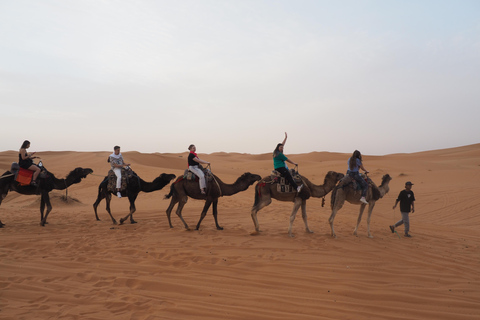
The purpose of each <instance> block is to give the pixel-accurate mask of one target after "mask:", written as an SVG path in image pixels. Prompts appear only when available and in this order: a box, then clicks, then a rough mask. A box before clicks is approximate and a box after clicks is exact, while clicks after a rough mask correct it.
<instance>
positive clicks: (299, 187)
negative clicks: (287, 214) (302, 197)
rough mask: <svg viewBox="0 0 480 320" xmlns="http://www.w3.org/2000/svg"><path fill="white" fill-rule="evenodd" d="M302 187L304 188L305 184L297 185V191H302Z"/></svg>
mask: <svg viewBox="0 0 480 320" xmlns="http://www.w3.org/2000/svg"><path fill="white" fill-rule="evenodd" d="M302 188H303V184H301V185H299V186H298V187H297V192H300V190H302Z"/></svg>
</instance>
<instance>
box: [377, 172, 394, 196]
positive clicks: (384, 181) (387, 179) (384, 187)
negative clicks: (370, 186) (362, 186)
mask: <svg viewBox="0 0 480 320" xmlns="http://www.w3.org/2000/svg"><path fill="white" fill-rule="evenodd" d="M391 180H392V177H390V175H389V174H388V173H387V174H386V175H384V176H383V177H382V184H380V187H378V188H379V189H380V190H383V192H382V191H380V192H381V196H382V198H383V196H384V195H386V194H387V193H388V191H390V187H389V186H388V184H389V183H390V181H391Z"/></svg>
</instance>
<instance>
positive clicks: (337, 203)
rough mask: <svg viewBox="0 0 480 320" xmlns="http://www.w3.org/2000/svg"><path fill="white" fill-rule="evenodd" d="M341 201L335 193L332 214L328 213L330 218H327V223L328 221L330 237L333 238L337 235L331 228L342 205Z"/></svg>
mask: <svg viewBox="0 0 480 320" xmlns="http://www.w3.org/2000/svg"><path fill="white" fill-rule="evenodd" d="M343 203H344V201H340V200H339V199H338V194H337V197H336V199H335V203H334V204H333V208H332V214H331V215H330V218H328V223H330V229H331V230H332V237H334V238H336V237H337V235H336V234H335V230H334V229H333V221H334V220H335V216H336V215H337V212H338V210H340V209H341V208H342V207H343Z"/></svg>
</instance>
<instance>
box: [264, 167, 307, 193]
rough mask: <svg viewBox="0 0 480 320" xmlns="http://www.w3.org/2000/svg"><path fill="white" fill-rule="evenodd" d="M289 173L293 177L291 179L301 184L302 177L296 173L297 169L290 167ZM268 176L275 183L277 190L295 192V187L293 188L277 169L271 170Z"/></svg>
mask: <svg viewBox="0 0 480 320" xmlns="http://www.w3.org/2000/svg"><path fill="white" fill-rule="evenodd" d="M290 174H291V175H292V177H293V180H294V181H295V183H297V184H302V183H303V181H302V177H301V176H300V174H299V173H298V171H295V169H290ZM270 178H271V179H272V182H273V183H276V184H277V191H278V192H286V193H288V192H297V190H296V189H294V188H293V187H292V186H291V185H290V183H288V180H287V179H285V178H284V177H282V176H281V174H280V172H278V171H277V170H272V173H271V174H270Z"/></svg>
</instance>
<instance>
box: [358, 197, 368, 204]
mask: <svg viewBox="0 0 480 320" xmlns="http://www.w3.org/2000/svg"><path fill="white" fill-rule="evenodd" d="M360 202H361V203H364V204H368V202H367V200H366V199H365V197H361V198H360Z"/></svg>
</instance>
